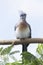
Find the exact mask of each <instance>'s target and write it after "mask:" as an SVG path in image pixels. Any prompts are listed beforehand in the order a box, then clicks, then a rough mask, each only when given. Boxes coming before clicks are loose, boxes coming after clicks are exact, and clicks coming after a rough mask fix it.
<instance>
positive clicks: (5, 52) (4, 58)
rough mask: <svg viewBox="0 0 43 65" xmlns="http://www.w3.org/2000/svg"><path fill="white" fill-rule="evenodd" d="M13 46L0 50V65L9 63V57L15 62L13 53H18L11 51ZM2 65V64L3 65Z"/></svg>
mask: <svg viewBox="0 0 43 65" xmlns="http://www.w3.org/2000/svg"><path fill="white" fill-rule="evenodd" d="M12 48H13V45H10V46H8V47H7V48H3V47H1V48H0V58H1V61H0V65H1V64H2V65H5V64H6V63H7V62H9V57H10V58H12V59H13V60H16V58H15V57H14V54H15V53H18V52H19V51H12ZM3 63H4V64H3Z"/></svg>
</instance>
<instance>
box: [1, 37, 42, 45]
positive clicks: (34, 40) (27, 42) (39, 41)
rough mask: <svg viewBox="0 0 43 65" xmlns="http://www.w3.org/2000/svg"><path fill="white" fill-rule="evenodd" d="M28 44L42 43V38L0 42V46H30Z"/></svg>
mask: <svg viewBox="0 0 43 65" xmlns="http://www.w3.org/2000/svg"><path fill="white" fill-rule="evenodd" d="M30 43H43V38H28V39H22V40H20V39H16V40H0V45H9V44H14V45H19V44H30Z"/></svg>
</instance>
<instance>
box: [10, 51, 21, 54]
mask: <svg viewBox="0 0 43 65" xmlns="http://www.w3.org/2000/svg"><path fill="white" fill-rule="evenodd" d="M19 52H20V51H13V52H10V55H12V54H15V53H19Z"/></svg>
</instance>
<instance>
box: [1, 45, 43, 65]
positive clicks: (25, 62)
mask: <svg viewBox="0 0 43 65" xmlns="http://www.w3.org/2000/svg"><path fill="white" fill-rule="evenodd" d="M12 48H13V45H11V46H8V47H7V48H5V49H4V48H3V47H1V48H0V57H1V58H2V59H3V61H2V62H0V65H43V44H38V47H37V49H36V51H37V52H38V54H39V55H40V58H37V57H35V56H34V55H33V54H31V53H30V52H23V53H21V55H22V60H21V61H20V60H19V61H17V60H16V58H15V57H14V54H15V53H18V52H19V51H11V50H12ZM9 57H10V58H12V59H13V60H15V62H11V63H9ZM7 61H8V62H7Z"/></svg>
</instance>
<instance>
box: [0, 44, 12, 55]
mask: <svg viewBox="0 0 43 65" xmlns="http://www.w3.org/2000/svg"><path fill="white" fill-rule="evenodd" d="M12 48H13V46H12V45H11V46H8V47H7V48H5V49H3V50H2V52H1V55H6V54H9V53H10V51H11V50H12Z"/></svg>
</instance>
